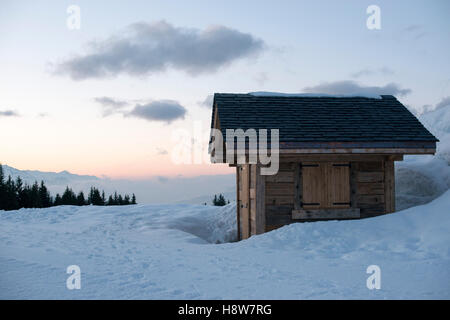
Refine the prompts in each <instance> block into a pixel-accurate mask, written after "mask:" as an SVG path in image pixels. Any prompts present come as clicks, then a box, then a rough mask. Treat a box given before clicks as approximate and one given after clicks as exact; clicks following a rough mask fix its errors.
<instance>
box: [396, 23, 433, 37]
mask: <svg viewBox="0 0 450 320" xmlns="http://www.w3.org/2000/svg"><path fill="white" fill-rule="evenodd" d="M402 31H403V33H405V34H409V35H412V36H413V38H414V39H416V40H417V39H420V38H422V37H424V36H425V35H426V34H427V32H425V31H424V28H423V26H422V25H418V24H412V25H410V26H407V27H406V28H404V29H402Z"/></svg>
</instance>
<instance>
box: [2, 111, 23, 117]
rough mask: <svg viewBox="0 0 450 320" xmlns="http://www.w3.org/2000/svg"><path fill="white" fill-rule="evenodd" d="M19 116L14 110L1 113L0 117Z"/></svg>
mask: <svg viewBox="0 0 450 320" xmlns="http://www.w3.org/2000/svg"><path fill="white" fill-rule="evenodd" d="M18 116H19V114H18V113H17V112H16V111H13V110H5V111H0V117H18Z"/></svg>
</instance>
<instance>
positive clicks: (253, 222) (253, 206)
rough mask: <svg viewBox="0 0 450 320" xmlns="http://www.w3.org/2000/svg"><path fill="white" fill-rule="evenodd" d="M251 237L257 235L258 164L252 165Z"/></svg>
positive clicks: (250, 166)
mask: <svg viewBox="0 0 450 320" xmlns="http://www.w3.org/2000/svg"><path fill="white" fill-rule="evenodd" d="M249 168H250V184H249V185H250V195H249V197H250V201H249V204H250V208H249V213H250V221H249V224H250V235H254V234H256V169H257V165H256V164H250V165H249Z"/></svg>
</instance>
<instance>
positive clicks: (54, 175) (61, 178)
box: [2, 165, 100, 187]
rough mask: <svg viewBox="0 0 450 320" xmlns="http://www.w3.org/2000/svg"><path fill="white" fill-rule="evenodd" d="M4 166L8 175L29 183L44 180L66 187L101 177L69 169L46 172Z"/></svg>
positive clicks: (4, 170) (91, 181)
mask: <svg viewBox="0 0 450 320" xmlns="http://www.w3.org/2000/svg"><path fill="white" fill-rule="evenodd" d="M2 167H3V173H4V174H5V176H6V177H8V176H11V178H13V179H16V178H17V177H20V178H21V179H22V180H23V181H25V182H27V183H28V184H32V183H34V182H35V181H38V182H41V181H42V180H43V181H45V183H46V184H48V185H58V186H63V187H66V186H67V185H72V184H79V183H95V182H98V181H99V180H100V178H98V177H95V176H88V175H77V174H73V173H70V172H68V171H61V172H45V171H38V170H18V169H16V168H13V167H10V166H8V165H2Z"/></svg>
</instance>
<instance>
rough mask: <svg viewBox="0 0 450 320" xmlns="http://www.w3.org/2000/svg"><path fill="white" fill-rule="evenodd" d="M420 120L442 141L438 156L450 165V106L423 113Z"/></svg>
mask: <svg viewBox="0 0 450 320" xmlns="http://www.w3.org/2000/svg"><path fill="white" fill-rule="evenodd" d="M419 119H420V121H421V122H422V123H423V125H424V126H425V127H426V128H427V129H428V130H429V131H430V132H431V133H433V134H434V135H435V136H436V137H437V138H438V139H439V140H440V142H439V143H438V145H437V154H436V156H437V157H438V158H441V159H444V160H445V161H446V162H447V164H449V165H450V105H447V106H442V107H440V108H437V109H435V110H433V111H429V112H426V113H423V114H422V115H420V116H419Z"/></svg>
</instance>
